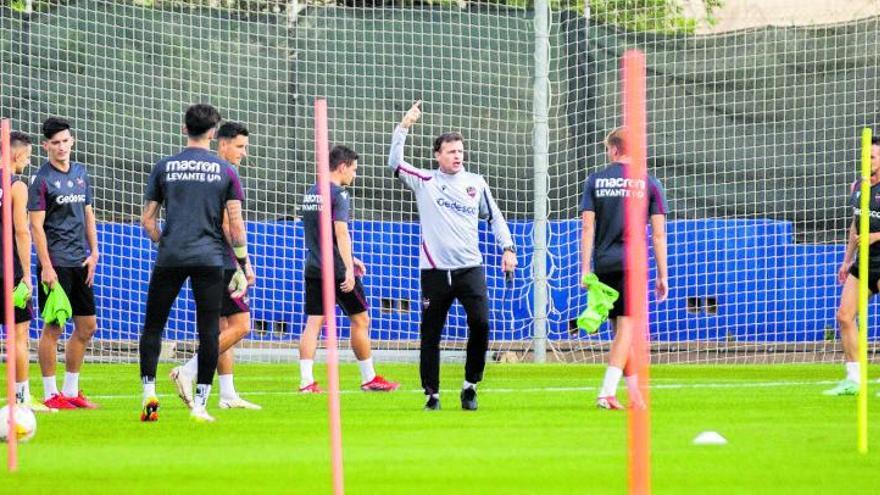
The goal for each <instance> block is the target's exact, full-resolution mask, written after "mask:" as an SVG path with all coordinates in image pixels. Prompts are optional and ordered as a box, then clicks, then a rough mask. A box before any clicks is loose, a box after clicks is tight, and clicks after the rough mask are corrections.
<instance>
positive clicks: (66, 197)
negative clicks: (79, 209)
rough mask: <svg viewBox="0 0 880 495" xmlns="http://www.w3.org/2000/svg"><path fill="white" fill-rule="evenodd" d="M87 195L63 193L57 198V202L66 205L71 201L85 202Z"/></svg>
mask: <svg viewBox="0 0 880 495" xmlns="http://www.w3.org/2000/svg"><path fill="white" fill-rule="evenodd" d="M85 202H86V195H85V194H62V195H60V196H58V197H56V198H55V203H57V204H59V205H66V204H71V203H85Z"/></svg>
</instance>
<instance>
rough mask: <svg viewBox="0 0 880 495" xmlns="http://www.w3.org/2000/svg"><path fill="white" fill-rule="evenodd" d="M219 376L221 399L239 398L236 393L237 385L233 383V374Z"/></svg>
mask: <svg viewBox="0 0 880 495" xmlns="http://www.w3.org/2000/svg"><path fill="white" fill-rule="evenodd" d="M217 376H218V377H219V378H220V398H221V399H234V398H236V397H238V394H236V393H235V385H234V384H233V383H232V373H230V374H228V375H217Z"/></svg>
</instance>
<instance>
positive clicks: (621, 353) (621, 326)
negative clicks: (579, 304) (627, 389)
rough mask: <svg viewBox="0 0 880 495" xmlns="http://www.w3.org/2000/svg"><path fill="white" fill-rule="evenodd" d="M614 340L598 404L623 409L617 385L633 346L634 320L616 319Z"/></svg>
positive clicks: (607, 407) (627, 318) (621, 317)
mask: <svg viewBox="0 0 880 495" xmlns="http://www.w3.org/2000/svg"><path fill="white" fill-rule="evenodd" d="M613 325H614V340H613V341H612V342H611V350H609V351H608V369H607V370H605V378H604V379H603V381H602V388H601V389H599V397H598V399H596V405H597V406H598V407H600V408H603V409H623V406H621V405H620V403H619V402H618V401H617V385H618V384H619V383H620V377H621V376H622V375H623V369H624V368H625V367H626V363H627V361H629V356H630V349H631V347H632V332H633V330H632V320H631V319H630V318H629V317H626V316H618V317H617V318H616V319H615V320H614V323H613Z"/></svg>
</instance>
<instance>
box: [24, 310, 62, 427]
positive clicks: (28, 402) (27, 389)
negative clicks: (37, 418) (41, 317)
mask: <svg viewBox="0 0 880 495" xmlns="http://www.w3.org/2000/svg"><path fill="white" fill-rule="evenodd" d="M30 324H31V322H29V321H25V322H22V323H16V324H15V338H16V339H17V340H16V341H15V402H16V403H17V404H22V405H24V406H26V407H28V408H30V409H31V410H32V411H34V412H55V411H57V409H52V408H50V407H48V406H46V405H44V404H43V403H42V402H40V401H34V400H33V398H32V397H31V386H30V381H29V380H28V374H29V373H28V367H29V366H30V356H28V328H29V327H30Z"/></svg>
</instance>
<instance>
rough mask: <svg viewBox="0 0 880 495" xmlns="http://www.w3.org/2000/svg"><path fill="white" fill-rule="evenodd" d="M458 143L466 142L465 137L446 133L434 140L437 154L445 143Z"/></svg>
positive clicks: (456, 133) (459, 134)
mask: <svg viewBox="0 0 880 495" xmlns="http://www.w3.org/2000/svg"><path fill="white" fill-rule="evenodd" d="M456 141H461V142H462V143H463V142H464V136H462V135H461V133H460V132H444V133H443V134H440V135H439V136H437V139H435V140H434V152H435V153H436V152H438V151H440V147H441V146H443V143H454V142H456Z"/></svg>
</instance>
